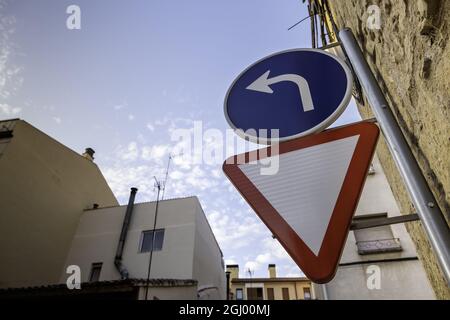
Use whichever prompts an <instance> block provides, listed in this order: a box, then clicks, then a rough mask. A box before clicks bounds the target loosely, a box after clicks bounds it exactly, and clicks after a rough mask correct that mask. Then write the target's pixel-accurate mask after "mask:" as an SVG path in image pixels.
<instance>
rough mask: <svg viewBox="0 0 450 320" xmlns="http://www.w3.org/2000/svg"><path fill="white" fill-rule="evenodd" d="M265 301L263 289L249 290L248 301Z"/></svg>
mask: <svg viewBox="0 0 450 320" xmlns="http://www.w3.org/2000/svg"><path fill="white" fill-rule="evenodd" d="M263 299H264V298H263V288H247V300H263Z"/></svg>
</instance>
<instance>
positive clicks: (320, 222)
mask: <svg viewBox="0 0 450 320" xmlns="http://www.w3.org/2000/svg"><path fill="white" fill-rule="evenodd" d="M358 139H359V135H355V136H351V137H347V138H344V139H340V140H335V141H331V142H327V143H323V144H320V145H316V146H312V147H308V148H304V149H300V150H294V151H291V152H287V153H283V154H281V155H279V160H278V161H279V170H278V172H277V173H276V174H273V175H262V174H261V171H260V169H261V168H264V167H266V168H267V162H266V163H264V165H262V164H261V163H258V162H251V163H247V164H242V165H239V168H240V169H241V170H242V172H243V173H244V174H245V175H246V176H247V177H248V178H249V180H250V181H251V182H252V183H253V184H254V185H255V187H256V188H257V189H258V190H259V191H260V192H261V193H262V194H263V196H264V197H265V198H266V199H267V200H268V201H269V202H270V204H271V205H272V206H273V207H274V208H275V210H277V212H278V213H279V214H280V215H281V216H282V217H283V219H284V220H285V221H286V222H287V223H288V224H289V225H290V226H291V228H292V229H293V230H294V231H295V232H296V233H297V234H298V236H299V237H300V238H301V239H302V240H303V241H304V242H305V244H306V245H307V246H308V247H309V248H310V249H311V251H313V252H314V254H315V255H316V256H318V255H319V251H320V248H321V246H322V242H323V239H324V237H325V233H326V231H327V228H328V224H329V222H330V219H331V215H332V213H333V210H334V207H335V205H336V201H337V199H338V195H339V192H340V191H341V188H342V184H343V182H344V179H345V176H346V174H347V170H348V168H349V165H350V161H351V159H352V156H353V153H354V152H355V148H356V145H357V142H358ZM274 158H275V157H272V158H271V160H272V165H273V164H274V162H273V161H276V160H275V159H274ZM266 161H267V159H266Z"/></svg>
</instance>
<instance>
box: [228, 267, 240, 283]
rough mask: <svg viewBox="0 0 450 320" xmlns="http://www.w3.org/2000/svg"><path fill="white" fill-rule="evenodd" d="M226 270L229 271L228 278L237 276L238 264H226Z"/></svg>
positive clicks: (231, 278)
mask: <svg viewBox="0 0 450 320" xmlns="http://www.w3.org/2000/svg"><path fill="white" fill-rule="evenodd" d="M227 271H228V272H230V280H233V279H237V278H239V265H238V264H228V265H227Z"/></svg>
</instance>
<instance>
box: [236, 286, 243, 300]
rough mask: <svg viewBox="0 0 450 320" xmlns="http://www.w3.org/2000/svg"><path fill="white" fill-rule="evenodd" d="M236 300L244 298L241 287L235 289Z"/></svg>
mask: <svg viewBox="0 0 450 320" xmlns="http://www.w3.org/2000/svg"><path fill="white" fill-rule="evenodd" d="M236 300H244V292H243V291H242V289H236Z"/></svg>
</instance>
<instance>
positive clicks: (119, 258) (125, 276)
mask: <svg viewBox="0 0 450 320" xmlns="http://www.w3.org/2000/svg"><path fill="white" fill-rule="evenodd" d="M137 191H138V189H137V188H131V192H130V198H129V200H128V206H127V211H126V212H125V217H124V219H123V223H122V231H121V232H120V238H119V245H118V246H117V251H116V257H115V258H114V265H115V266H116V268H117V270H118V271H119V273H120V276H121V277H122V279H128V276H129V274H128V270H127V269H126V268H125V266H124V265H123V264H122V254H123V248H124V246H125V240H126V239H127V234H128V227H129V225H130V221H131V215H132V213H133V207H134V199H135V197H136V193H137Z"/></svg>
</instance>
